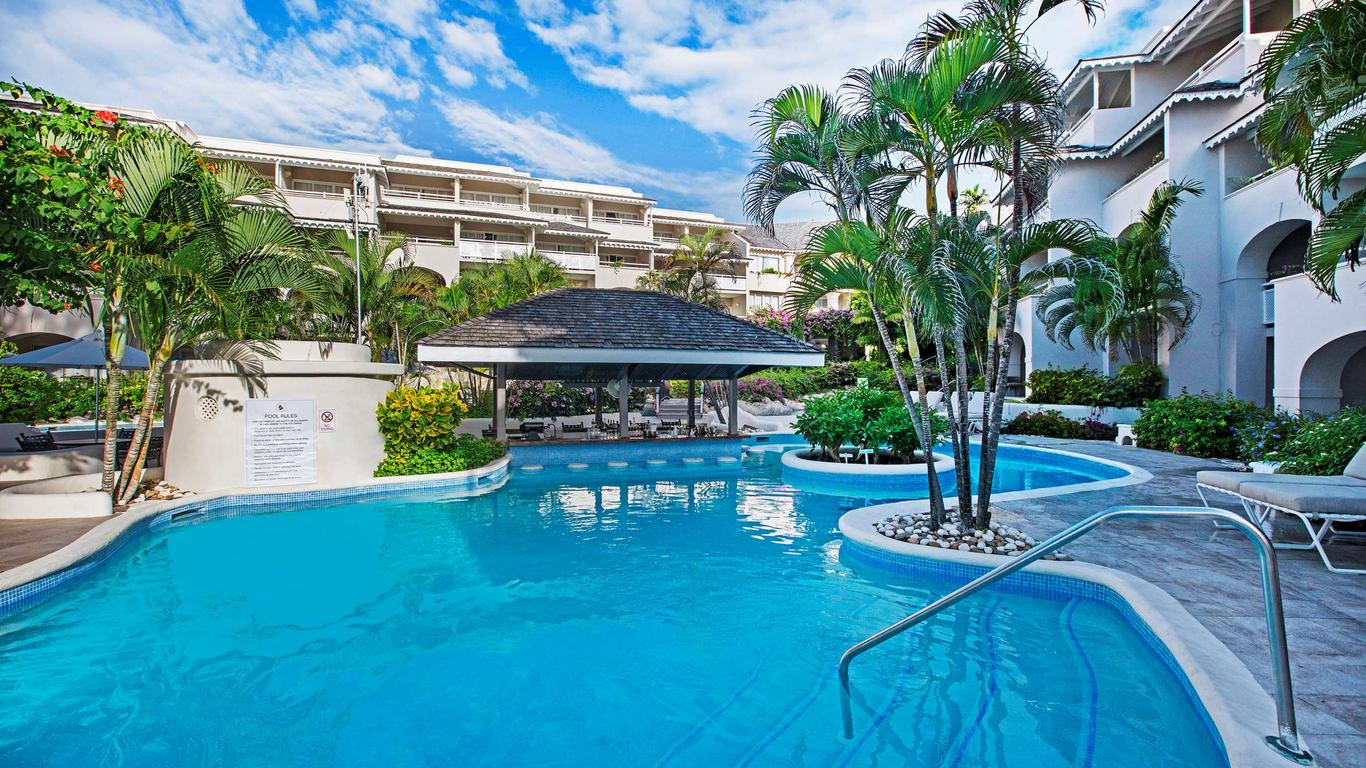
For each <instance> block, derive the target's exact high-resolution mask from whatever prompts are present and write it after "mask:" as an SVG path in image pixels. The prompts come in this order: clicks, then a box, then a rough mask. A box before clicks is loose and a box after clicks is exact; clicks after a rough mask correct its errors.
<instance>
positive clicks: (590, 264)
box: [536, 248, 598, 272]
mask: <svg viewBox="0 0 1366 768" xmlns="http://www.w3.org/2000/svg"><path fill="white" fill-rule="evenodd" d="M536 250H537V252H538V253H540V254H541V255H543V256H545V257H546V258H547V259H550V260H551V261H553V262H555V263H556V264H559V265H560V266H562V267H564V268H565V269H572V270H576V271H579V272H592V271H593V270H594V268H596V267H597V263H598V260H597V258H596V257H594V256H593V254H591V253H579V252H577V251H557V250H554V249H542V248H537V249H536Z"/></svg>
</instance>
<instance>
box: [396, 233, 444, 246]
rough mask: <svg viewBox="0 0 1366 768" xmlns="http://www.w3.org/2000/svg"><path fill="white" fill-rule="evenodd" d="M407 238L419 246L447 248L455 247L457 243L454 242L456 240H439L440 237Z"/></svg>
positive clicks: (412, 236) (407, 236) (411, 236)
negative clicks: (442, 246) (443, 246)
mask: <svg viewBox="0 0 1366 768" xmlns="http://www.w3.org/2000/svg"><path fill="white" fill-rule="evenodd" d="M395 234H403V233H402V232H398V233H395ZM405 237H406V238H407V240H408V242H410V243H416V244H418V245H447V246H453V245H455V241H454V240H442V239H441V238H439V237H416V236H414V235H406V236H405Z"/></svg>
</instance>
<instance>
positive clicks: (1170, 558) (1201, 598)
mask: <svg viewBox="0 0 1366 768" xmlns="http://www.w3.org/2000/svg"><path fill="white" fill-rule="evenodd" d="M1008 440H1010V441H1011V442H1018V443H1021V444H1026V445H1038V446H1042V447H1053V448H1061V449H1064V450H1068V451H1074V452H1077V453H1082V454H1087V455H1092V456H1097V457H1100V458H1106V459H1111V460H1114V461H1121V462H1125V463H1129V464H1133V465H1135V466H1139V467H1142V468H1143V469H1146V470H1148V471H1149V472H1151V473H1152V475H1153V477H1152V479H1151V480H1150V481H1148V482H1145V483H1141V484H1139V485H1130V486H1125V487H1120V488H1109V489H1104V490H1098V491H1088V492H1082V493H1075V494H1067V495H1063V496H1055V497H1046V498H1038V499H1024V500H1018V501H1009V502H1005V503H1003V504H1001V505H1000V517H999V518H998V519H1001V520H1003V521H1009V522H1010V523H1011V524H1014V525H1019V526H1020V527H1023V528H1025V529H1026V530H1028V531H1030V532H1031V533H1033V534H1034V535H1035V536H1047V535H1050V534H1053V533H1056V532H1057V531H1059V530H1061V529H1063V528H1065V527H1066V526H1068V525H1070V524H1072V523H1074V522H1076V521H1078V520H1080V519H1082V518H1084V517H1086V516H1087V515H1090V514H1091V513H1093V512H1096V511H1097V510H1100V509H1104V508H1105V507H1110V506H1114V505H1117V504H1182V505H1197V504H1199V503H1200V499H1199V497H1198V496H1197V495H1196V493H1195V473H1196V471H1198V470H1201V469H1210V468H1217V467H1219V466H1220V465H1219V464H1218V462H1214V461H1208V460H1202V459H1192V458H1189V457H1185V456H1175V455H1172V454H1167V453H1160V452H1157V451H1148V450H1143V449H1140V448H1123V447H1119V446H1116V445H1112V444H1109V443H1099V442H1089V441H1074V440H1055V439H1049V438H1033V437H1029V438H1008ZM1211 501H1213V502H1214V503H1216V504H1218V503H1220V502H1219V501H1217V500H1215V499H1211ZM98 522H99V520H98V519H73V520H34V521H0V572H2V571H5V570H8V569H11V568H14V567H16V566H18V565H20V564H22V563H25V562H28V561H30V560H34V559H37V558H38V557H41V556H43V555H45V554H48V553H49V552H52V551H55V550H57V549H60V548H61V547H63V546H65V545H66V544H68V543H70V542H71V541H74V540H75V539H77V538H78V537H80V536H81V535H82V534H84V533H85V532H86V531H88V530H89V529H90V528H92V527H94V526H95V525H96V524H97V523H98ZM1067 551H1068V553H1069V554H1071V555H1072V556H1074V557H1076V558H1078V559H1081V560H1087V561H1090V562H1093V563H1097V564H1099V565H1104V566H1109V567H1112V568H1117V569H1120V570H1123V571H1125V572H1127V573H1131V574H1134V575H1136V576H1139V577H1141V578H1143V579H1146V580H1148V581H1150V582H1152V583H1153V584H1156V585H1157V586H1159V587H1161V588H1162V589H1164V590H1166V591H1167V592H1169V593H1170V594H1171V595H1172V596H1173V597H1175V598H1176V599H1177V600H1179V601H1180V602H1181V604H1182V605H1184V606H1185V607H1186V609H1187V610H1188V611H1190V612H1191V614H1192V615H1194V616H1195V618H1196V619H1198V620H1199V621H1200V622H1201V623H1202V624H1204V625H1205V627H1206V628H1208V629H1209V630H1210V631H1211V632H1212V633H1214V635H1215V636H1216V637H1218V638H1219V639H1220V640H1221V641H1223V642H1224V644H1226V645H1227V646H1228V647H1229V648H1230V649H1232V650H1233V651H1234V652H1235V653H1236V654H1238V656H1239V657H1240V658H1242V659H1243V660H1244V661H1245V662H1246V664H1247V666H1248V668H1249V669H1250V670H1251V671H1252V674H1253V675H1254V676H1255V677H1256V678H1257V680H1258V682H1260V683H1261V684H1262V686H1263V688H1266V689H1267V690H1268V691H1269V690H1270V681H1271V676H1270V661H1269V659H1270V655H1269V652H1268V649H1267V643H1266V629H1265V625H1264V619H1263V615H1262V609H1261V596H1260V587H1259V582H1258V579H1257V572H1256V568H1255V560H1254V559H1253V554H1252V550H1251V548H1250V547H1249V545H1248V544H1247V543H1246V540H1245V539H1243V538H1242V537H1241V536H1240V535H1239V534H1237V533H1236V532H1232V531H1215V530H1214V528H1213V527H1212V526H1211V525H1210V524H1209V523H1207V522H1197V521H1188V522H1172V521H1163V522H1127V523H1122V524H1120V525H1117V526H1114V527H1111V528H1108V529H1101V530H1098V531H1096V532H1094V533H1092V534H1090V535H1088V536H1087V537H1085V538H1084V539H1082V540H1080V541H1079V542H1077V543H1076V544H1075V545H1073V546H1072V547H1069V548H1068V550H1067ZM1333 551H1334V555H1335V556H1336V557H1337V558H1338V559H1339V563H1340V564H1342V565H1345V566H1351V567H1366V546H1338V547H1336V548H1334V550H1333ZM1279 560H1280V564H1281V578H1282V588H1283V590H1284V594H1285V610H1286V625H1287V626H1286V629H1287V632H1288V634H1289V641H1290V656H1291V661H1292V663H1293V667H1294V670H1293V675H1294V683H1295V692H1296V697H1295V698H1296V703H1297V707H1296V711H1297V714H1298V716H1299V724H1300V731H1301V733H1302V734H1304V737H1305V740H1306V742H1307V743H1308V745H1309V747H1310V748H1311V749H1312V750H1313V752H1314V754H1315V756H1316V757H1317V758H1318V765H1320V766H1322V768H1355V766H1359V765H1361V764H1362V755H1363V754H1366V653H1364V651H1366V576H1353V575H1350V574H1335V573H1330V572H1329V571H1327V570H1326V569H1324V567H1323V564H1322V563H1321V562H1320V561H1319V558H1318V555H1317V554H1316V553H1314V552H1295V551H1281V552H1280V553H1279ZM1286 764H1287V765H1290V763H1288V762H1287V763H1286Z"/></svg>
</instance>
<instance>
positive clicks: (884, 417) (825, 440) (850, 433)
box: [794, 387, 948, 460]
mask: <svg viewBox="0 0 1366 768" xmlns="http://www.w3.org/2000/svg"><path fill="white" fill-rule="evenodd" d="M794 427H795V429H796V430H797V433H798V434H800V435H801V436H802V437H804V438H806V440H807V441H808V442H810V443H811V444H812V445H813V446H815V447H817V448H819V449H820V450H821V452H822V453H823V454H824V455H825V456H827V457H829V458H830V459H835V458H836V457H837V456H838V452H839V448H840V447H841V446H844V445H853V446H857V447H859V448H877V447H879V446H883V445H886V446H888V447H889V448H890V449H891V451H892V453H894V454H896V455H897V456H898V457H900V458H902V459H903V460H908V459H910V458H911V457H912V456H913V455H914V453H915V451H917V450H919V449H920V440H919V438H918V436H917V435H916V432H915V425H914V423H913V422H912V420H911V416H910V412H908V411H907V410H906V405H905V403H903V402H902V400H901V396H900V395H898V394H896V393H895V392H888V391H886V390H878V389H872V388H869V387H855V388H853V389H847V390H841V391H838V392H831V393H829V394H826V395H820V396H817V397H811V398H808V399H807V400H806V411H805V412H804V413H802V414H801V415H800V416H798V417H797V421H796V423H795V424H794ZM931 430H932V433H933V434H934V435H935V436H937V435H939V434H942V433H943V432H945V431H947V430H948V422H946V421H945V420H944V419H943V417H942V416H939V415H938V414H932V415H931Z"/></svg>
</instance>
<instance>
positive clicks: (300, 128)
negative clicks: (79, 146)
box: [0, 0, 418, 152]
mask: <svg viewBox="0 0 1366 768" xmlns="http://www.w3.org/2000/svg"><path fill="white" fill-rule="evenodd" d="M239 9H240V6H233V7H231V8H229V9H228V10H227V11H225V12H223V14H222V15H220V16H217V17H214V18H209V17H200V18H198V19H196V20H193V21H192V20H190V19H188V18H186V16H184V15H181V14H180V13H178V12H176V11H175V10H173V9H169V8H167V7H164V6H154V7H139V8H131V7H128V6H125V5H123V4H115V3H113V2H108V1H106V2H88V1H87V2H81V1H80V0H54V1H53V2H46V3H31V4H27V5H23V6H16V7H14V8H12V9H10V10H9V12H8V17H7V22H9V23H10V24H12V25H13V26H14V27H15V28H17V29H23V30H25V34H23V35H18V36H13V39H10V40H7V41H6V44H5V45H4V46H0V71H3V72H5V73H7V74H10V73H12V74H13V75H14V76H15V77H18V78H20V79H22V80H25V81H28V82H31V83H33V84H35V85H41V86H43V87H47V88H49V89H53V90H56V91H57V92H58V93H61V94H63V95H65V96H69V97H71V98H75V99H78V100H84V101H91V102H97V103H103V104H115V105H120V106H129V107H144V108H149V109H153V110H155V111H156V112H158V113H159V114H162V115H164V116H166V117H171V118H175V119H178V120H184V121H186V122H188V123H189V124H190V125H191V126H193V127H194V128H195V129H196V130H198V131H200V132H201V133H205V134H219V135H226V136H238V137H243V138H253V139H260V140H264V141H279V142H287V143H297V144H313V145H318V146H336V147H339V148H368V149H372V150H394V151H405V152H407V151H414V150H413V149H412V148H411V147H408V146H407V145H406V143H405V142H404V141H403V140H402V138H401V136H400V135H399V132H398V129H397V127H396V126H395V125H394V124H393V122H391V120H392V118H391V116H390V115H389V113H388V111H387V107H386V103H385V101H384V99H383V98H381V97H382V96H389V97H397V98H413V97H415V96H416V95H417V94H418V91H417V88H418V86H417V84H416V83H414V82H413V81H412V80H411V78H408V77H405V76H404V75H403V74H401V73H400V72H399V71H398V70H396V69H395V67H394V66H393V65H392V64H391V63H390V62H388V61H386V60H385V59H384V58H383V57H382V56H381V54H379V53H376V54H374V55H373V57H371V58H367V59H338V58H333V57H331V56H330V55H329V54H328V53H327V51H328V50H329V49H327V48H322V47H319V46H318V45H315V44H313V43H312V42H311V41H310V40H308V39H305V38H301V37H287V38H284V39H281V40H278V41H270V40H268V39H266V38H265V37H264V36H262V35H259V34H256V35H254V36H250V37H246V36H243V35H242V30H241V29H232V28H230V27H231V25H230V24H228V20H230V19H232V18H235V17H236V14H237V12H238V10H239ZM358 29H363V28H358Z"/></svg>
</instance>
